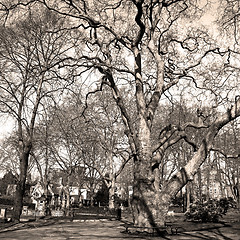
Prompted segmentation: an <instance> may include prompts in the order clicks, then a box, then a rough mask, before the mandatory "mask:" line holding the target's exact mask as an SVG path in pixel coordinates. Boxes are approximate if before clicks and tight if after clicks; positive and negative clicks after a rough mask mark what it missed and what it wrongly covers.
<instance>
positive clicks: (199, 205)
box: [185, 199, 229, 223]
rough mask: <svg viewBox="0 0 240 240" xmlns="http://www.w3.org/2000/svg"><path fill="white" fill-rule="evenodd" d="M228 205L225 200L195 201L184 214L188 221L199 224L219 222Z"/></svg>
mask: <svg viewBox="0 0 240 240" xmlns="http://www.w3.org/2000/svg"><path fill="white" fill-rule="evenodd" d="M228 208H229V203H228V200H227V199H221V200H212V199H210V200H208V201H205V202H200V201H197V202H195V203H193V204H191V206H190V211H188V212H186V213H185V216H186V218H187V219H188V220H192V221H199V222H204V223H206V222H219V218H220V217H222V215H224V214H226V213H227V210H228Z"/></svg>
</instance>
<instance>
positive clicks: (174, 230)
mask: <svg viewBox="0 0 240 240" xmlns="http://www.w3.org/2000/svg"><path fill="white" fill-rule="evenodd" d="M165 227H166V229H169V228H170V234H172V235H174V234H178V229H180V228H181V227H180V226H179V225H177V224H176V223H173V222H165ZM168 233H169V232H168Z"/></svg>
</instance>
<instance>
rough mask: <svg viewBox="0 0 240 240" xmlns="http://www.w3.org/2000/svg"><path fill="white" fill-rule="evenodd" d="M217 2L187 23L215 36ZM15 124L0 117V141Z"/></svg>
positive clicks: (8, 119) (212, 1) (213, 2)
mask: <svg viewBox="0 0 240 240" xmlns="http://www.w3.org/2000/svg"><path fill="white" fill-rule="evenodd" d="M207 1H209V0H201V4H203V5H202V6H205V3H206V2H207ZM217 2H218V1H217V0H211V3H212V4H211V7H208V8H207V9H206V14H204V16H203V17H202V18H201V19H200V20H199V21H198V22H196V23H189V24H198V25H199V24H201V25H203V26H204V27H206V28H207V29H209V31H210V32H211V33H212V34H213V35H215V34H216V32H217V30H216V25H215V24H214V20H215V17H216V15H217V14H216V13H217V6H218V4H217ZM14 126H15V124H14V121H13V120H11V119H10V118H6V116H4V117H3V116H1V115H0V141H2V140H3V139H4V138H5V137H7V136H8V135H9V134H10V133H11V131H12V129H13V128H14Z"/></svg>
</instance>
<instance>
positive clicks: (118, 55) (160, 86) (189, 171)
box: [2, 0, 240, 227]
mask: <svg viewBox="0 0 240 240" xmlns="http://www.w3.org/2000/svg"><path fill="white" fill-rule="evenodd" d="M35 2H38V3H41V4H43V5H44V6H46V7H47V8H48V9H49V10H51V11H54V12H56V13H58V14H59V15H60V16H65V17H67V18H68V20H69V29H72V30H74V31H75V30H76V29H78V31H79V32H80V33H81V35H78V40H79V45H78V47H76V49H75V53H76V56H75V59H72V60H75V61H76V62H77V66H78V67H79V69H80V70H79V74H80V73H83V72H84V75H82V76H83V77H84V78H86V79H87V76H90V77H89V78H88V80H89V81H91V83H92V82H94V81H95V79H96V81H95V82H96V85H97V86H96V87H98V89H101V88H102V86H103V85H107V86H108V87H110V88H111V89H112V92H113V98H114V100H115V102H116V104H117V106H118V107H119V109H120V111H121V116H122V121H123V123H124V125H125V134H126V136H127V138H128V143H129V146H130V149H131V156H132V158H133V159H134V186H133V200H132V208H133V215H134V224H136V225H138V226H141V227H149V226H154V227H158V226H162V225H164V221H165V216H166V214H167V211H168V207H169V203H170V200H171V198H172V197H173V196H175V195H176V193H177V192H178V191H180V190H181V189H182V188H183V186H185V185H186V184H187V182H189V181H191V180H192V179H193V177H194V175H195V174H196V173H197V171H198V169H199V167H200V166H201V164H202V163H203V162H204V161H205V159H206V158H207V156H208V154H209V152H210V151H211V149H212V147H213V145H214V139H215V137H216V136H217V134H218V132H219V131H220V130H221V128H222V127H223V126H224V125H226V124H228V123H229V122H230V121H232V120H233V119H235V118H237V117H239V115H240V98H239V97H238V94H239V79H238V76H239V72H238V68H237V64H236V63H237V61H238V59H239V55H238V52H237V51H235V49H234V48H233V46H234V45H233V43H231V42H228V44H227V45H226V48H225V49H224V47H225V46H224V45H220V44H222V43H220V44H218V39H217V38H216V37H215V36H216V33H215V35H214V34H212V35H211V34H209V33H208V32H209V29H206V28H204V26H203V25H201V24H200V23H201V20H202V16H204V13H205V12H206V11H207V8H206V6H203V5H200V4H198V1H190V0H177V1H175V0H162V1H159V0H156V1H155V0H146V1H143V0H118V1H104V0H103V1H95V0H92V1H84V0H82V1H77V0H76V1H75V0H72V1H61V2H58V1H54V0H52V1H41V0H39V1H34V0H32V1H22V3H21V1H19V3H18V5H21V6H22V5H29V6H30V5H31V4H33V3H35ZM16 6H17V5H14V6H12V8H13V7H16ZM7 7H8V6H7V5H4V6H3V7H2V9H3V10H4V8H5V9H6V8H7ZM73 37H74V35H73ZM77 55H78V56H77ZM74 66H76V64H75V65H74ZM86 73H89V75H87V74H86ZM93 76H94V77H93ZM123 87H125V88H126V87H127V88H128V90H129V94H131V95H132V96H134V97H135V100H134V101H132V105H134V107H133V108H131V107H129V106H128V105H126V103H125V100H124V97H123V95H122V89H123ZM181 97H184V100H185V102H186V104H187V106H189V107H192V108H195V110H196V115H197V116H198V121H193V122H188V121H185V122H182V121H181V122H179V123H177V124H168V122H167V121H166V122H165V123H163V124H162V126H160V131H159V134H158V142H157V143H155V144H153V142H152V134H153V126H154V124H156V123H157V121H155V116H156V112H157V110H159V109H160V112H161V109H162V110H163V108H161V106H163V105H165V104H166V103H168V104H170V105H174V104H176V103H178V102H179V99H182V98H181ZM206 106H209V107H210V108H209V109H210V110H209V111H205V110H204V109H205V108H204V107H206ZM133 109H134V110H136V115H135V114H134V115H133V116H132V114H131V111H132V110H133ZM211 109H212V110H211ZM216 109H217V111H216ZM216 112H218V114H216ZM189 129H191V130H194V129H198V130H199V129H202V131H203V132H204V134H203V137H202V139H201V141H199V140H198V141H196V139H195V138H194V137H193V136H192V135H191V134H189V132H188V130H189ZM182 140H185V141H186V142H187V143H188V144H189V145H190V146H191V147H193V149H194V153H193V154H192V156H191V159H190V160H189V161H188V162H187V163H186V164H185V166H183V167H182V168H181V169H180V170H179V171H178V172H176V173H175V174H174V175H173V176H172V177H171V178H170V179H169V180H168V181H167V182H166V183H165V184H164V186H161V188H160V184H159V165H160V163H161V162H162V158H163V156H164V153H165V152H166V150H167V149H169V148H170V147H171V146H172V145H174V144H175V143H177V142H179V141H182ZM157 152H158V154H157Z"/></svg>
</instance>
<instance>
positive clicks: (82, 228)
mask: <svg viewBox="0 0 240 240" xmlns="http://www.w3.org/2000/svg"><path fill="white" fill-rule="evenodd" d="M121 225H122V223H121V222H119V221H110V220H105V221H94V222H93V221H87V222H58V223H56V222H49V221H48V222H44V221H43V222H38V223H35V224H34V223H31V224H19V225H18V226H15V227H17V229H15V230H14V227H11V228H9V229H8V231H5V230H2V232H0V239H1V240H2V239H4V240H18V239H19V240H30V239H31V240H41V239H43V240H70V239H81V240H123V239H128V240H134V239H135V240H136V239H138V240H139V239H141V240H146V239H168V240H175V239H176V240H180V239H182V240H187V239H188V240H201V239H205V240H211V239H213V240H214V239H220V240H221V239H224V240H240V223H233V224H232V226H231V227H230V226H228V227H227V226H226V227H222V228H218V229H212V230H210V229H209V230H207V231H206V230H204V231H198V232H195V231H194V232H185V233H180V234H178V235H169V236H166V237H165V238H160V237H149V236H146V237H145V236H139V235H137V236H135V235H128V234H124V233H121V231H123V230H124V228H123V227H122V226H121ZM3 231H4V232H3Z"/></svg>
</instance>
